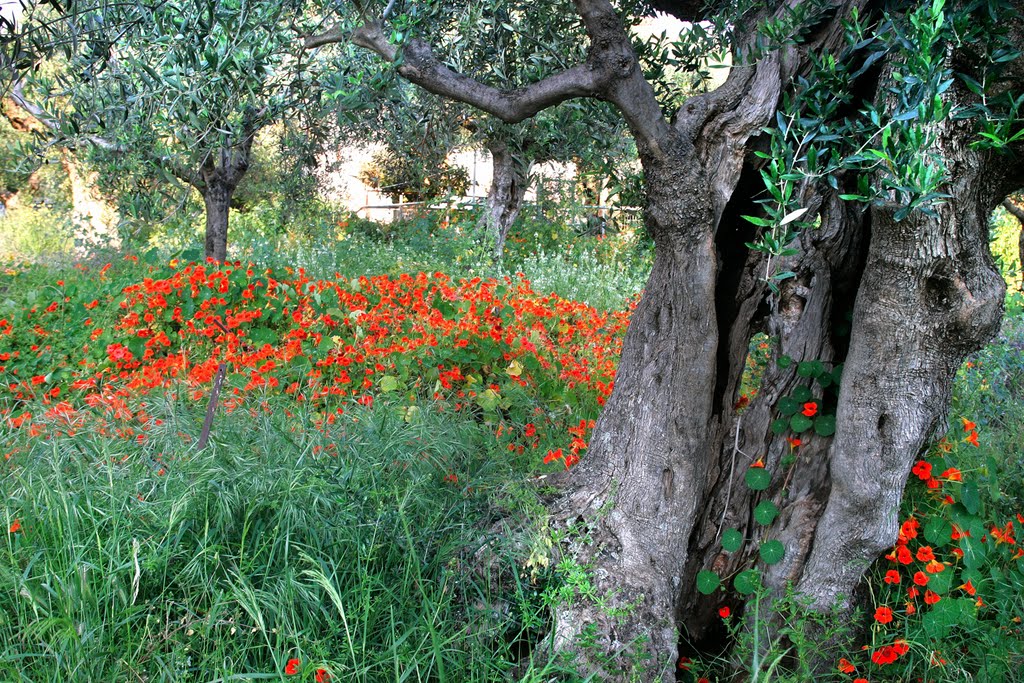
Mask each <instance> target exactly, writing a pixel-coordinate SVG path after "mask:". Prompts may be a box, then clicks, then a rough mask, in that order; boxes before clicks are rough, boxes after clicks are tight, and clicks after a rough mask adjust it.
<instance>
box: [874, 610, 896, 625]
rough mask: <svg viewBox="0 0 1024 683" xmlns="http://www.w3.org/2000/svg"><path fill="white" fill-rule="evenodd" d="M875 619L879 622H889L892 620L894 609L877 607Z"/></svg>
mask: <svg viewBox="0 0 1024 683" xmlns="http://www.w3.org/2000/svg"><path fill="white" fill-rule="evenodd" d="M875 621H877V622H878V623H879V624H888V623H891V622H892V610H891V609H889V608H888V607H878V608H877V609H875Z"/></svg>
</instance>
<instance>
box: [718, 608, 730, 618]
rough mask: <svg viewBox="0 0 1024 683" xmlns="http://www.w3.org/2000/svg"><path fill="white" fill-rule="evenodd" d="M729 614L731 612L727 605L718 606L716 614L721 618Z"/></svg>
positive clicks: (727, 616)
mask: <svg viewBox="0 0 1024 683" xmlns="http://www.w3.org/2000/svg"><path fill="white" fill-rule="evenodd" d="M730 614H732V611H731V610H730V609H729V608H728V607H727V606H726V607H719V608H718V616H720V617H722V618H723V619H728V618H729V615H730Z"/></svg>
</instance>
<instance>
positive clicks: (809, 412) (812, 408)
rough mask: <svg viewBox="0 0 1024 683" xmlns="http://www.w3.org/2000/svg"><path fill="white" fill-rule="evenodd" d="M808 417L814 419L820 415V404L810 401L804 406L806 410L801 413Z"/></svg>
mask: <svg viewBox="0 0 1024 683" xmlns="http://www.w3.org/2000/svg"><path fill="white" fill-rule="evenodd" d="M800 412H801V413H803V414H804V415H806V416H807V417H814V416H815V415H817V414H818V404H817V403H815V402H814V401H810V402H808V403H805V404H804V409H803V410H801V411H800Z"/></svg>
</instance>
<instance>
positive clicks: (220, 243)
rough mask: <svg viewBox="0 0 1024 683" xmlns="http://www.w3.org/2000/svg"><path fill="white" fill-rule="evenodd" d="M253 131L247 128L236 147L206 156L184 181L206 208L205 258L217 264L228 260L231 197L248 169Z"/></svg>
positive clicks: (222, 149) (253, 136) (253, 129)
mask: <svg viewBox="0 0 1024 683" xmlns="http://www.w3.org/2000/svg"><path fill="white" fill-rule="evenodd" d="M256 132H257V127H256V126H253V127H251V128H248V129H247V130H246V133H245V135H244V137H243V139H242V141H241V142H240V143H239V144H238V145H236V146H234V147H225V148H221V149H220V150H217V151H215V152H211V153H209V154H208V155H207V156H206V158H205V159H204V160H203V163H202V165H201V166H200V168H199V173H198V174H196V175H193V176H190V177H189V180H188V182H189V183H190V184H191V185H192V186H193V187H195V188H196V189H197V190H199V193H200V194H201V195H203V204H204V205H205V208H206V238H205V242H204V245H205V252H206V257H207V258H212V259H213V260H215V261H217V262H223V261H226V260H227V258H228V218H229V216H230V213H231V197H232V195H233V194H234V192H235V189H236V188H237V187H238V183H240V182H241V181H242V178H243V177H244V176H245V172H246V171H248V170H249V160H250V157H251V154H252V143H253V140H254V139H255V137H256Z"/></svg>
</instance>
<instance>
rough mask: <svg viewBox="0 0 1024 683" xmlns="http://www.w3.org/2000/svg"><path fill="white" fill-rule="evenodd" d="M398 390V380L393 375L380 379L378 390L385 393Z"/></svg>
mask: <svg viewBox="0 0 1024 683" xmlns="http://www.w3.org/2000/svg"><path fill="white" fill-rule="evenodd" d="M397 388H398V378H397V377H395V376H393V375H384V376H383V377H381V378H380V390H381V391H383V392H385V393H387V392H389V391H394V390H395V389H397Z"/></svg>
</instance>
